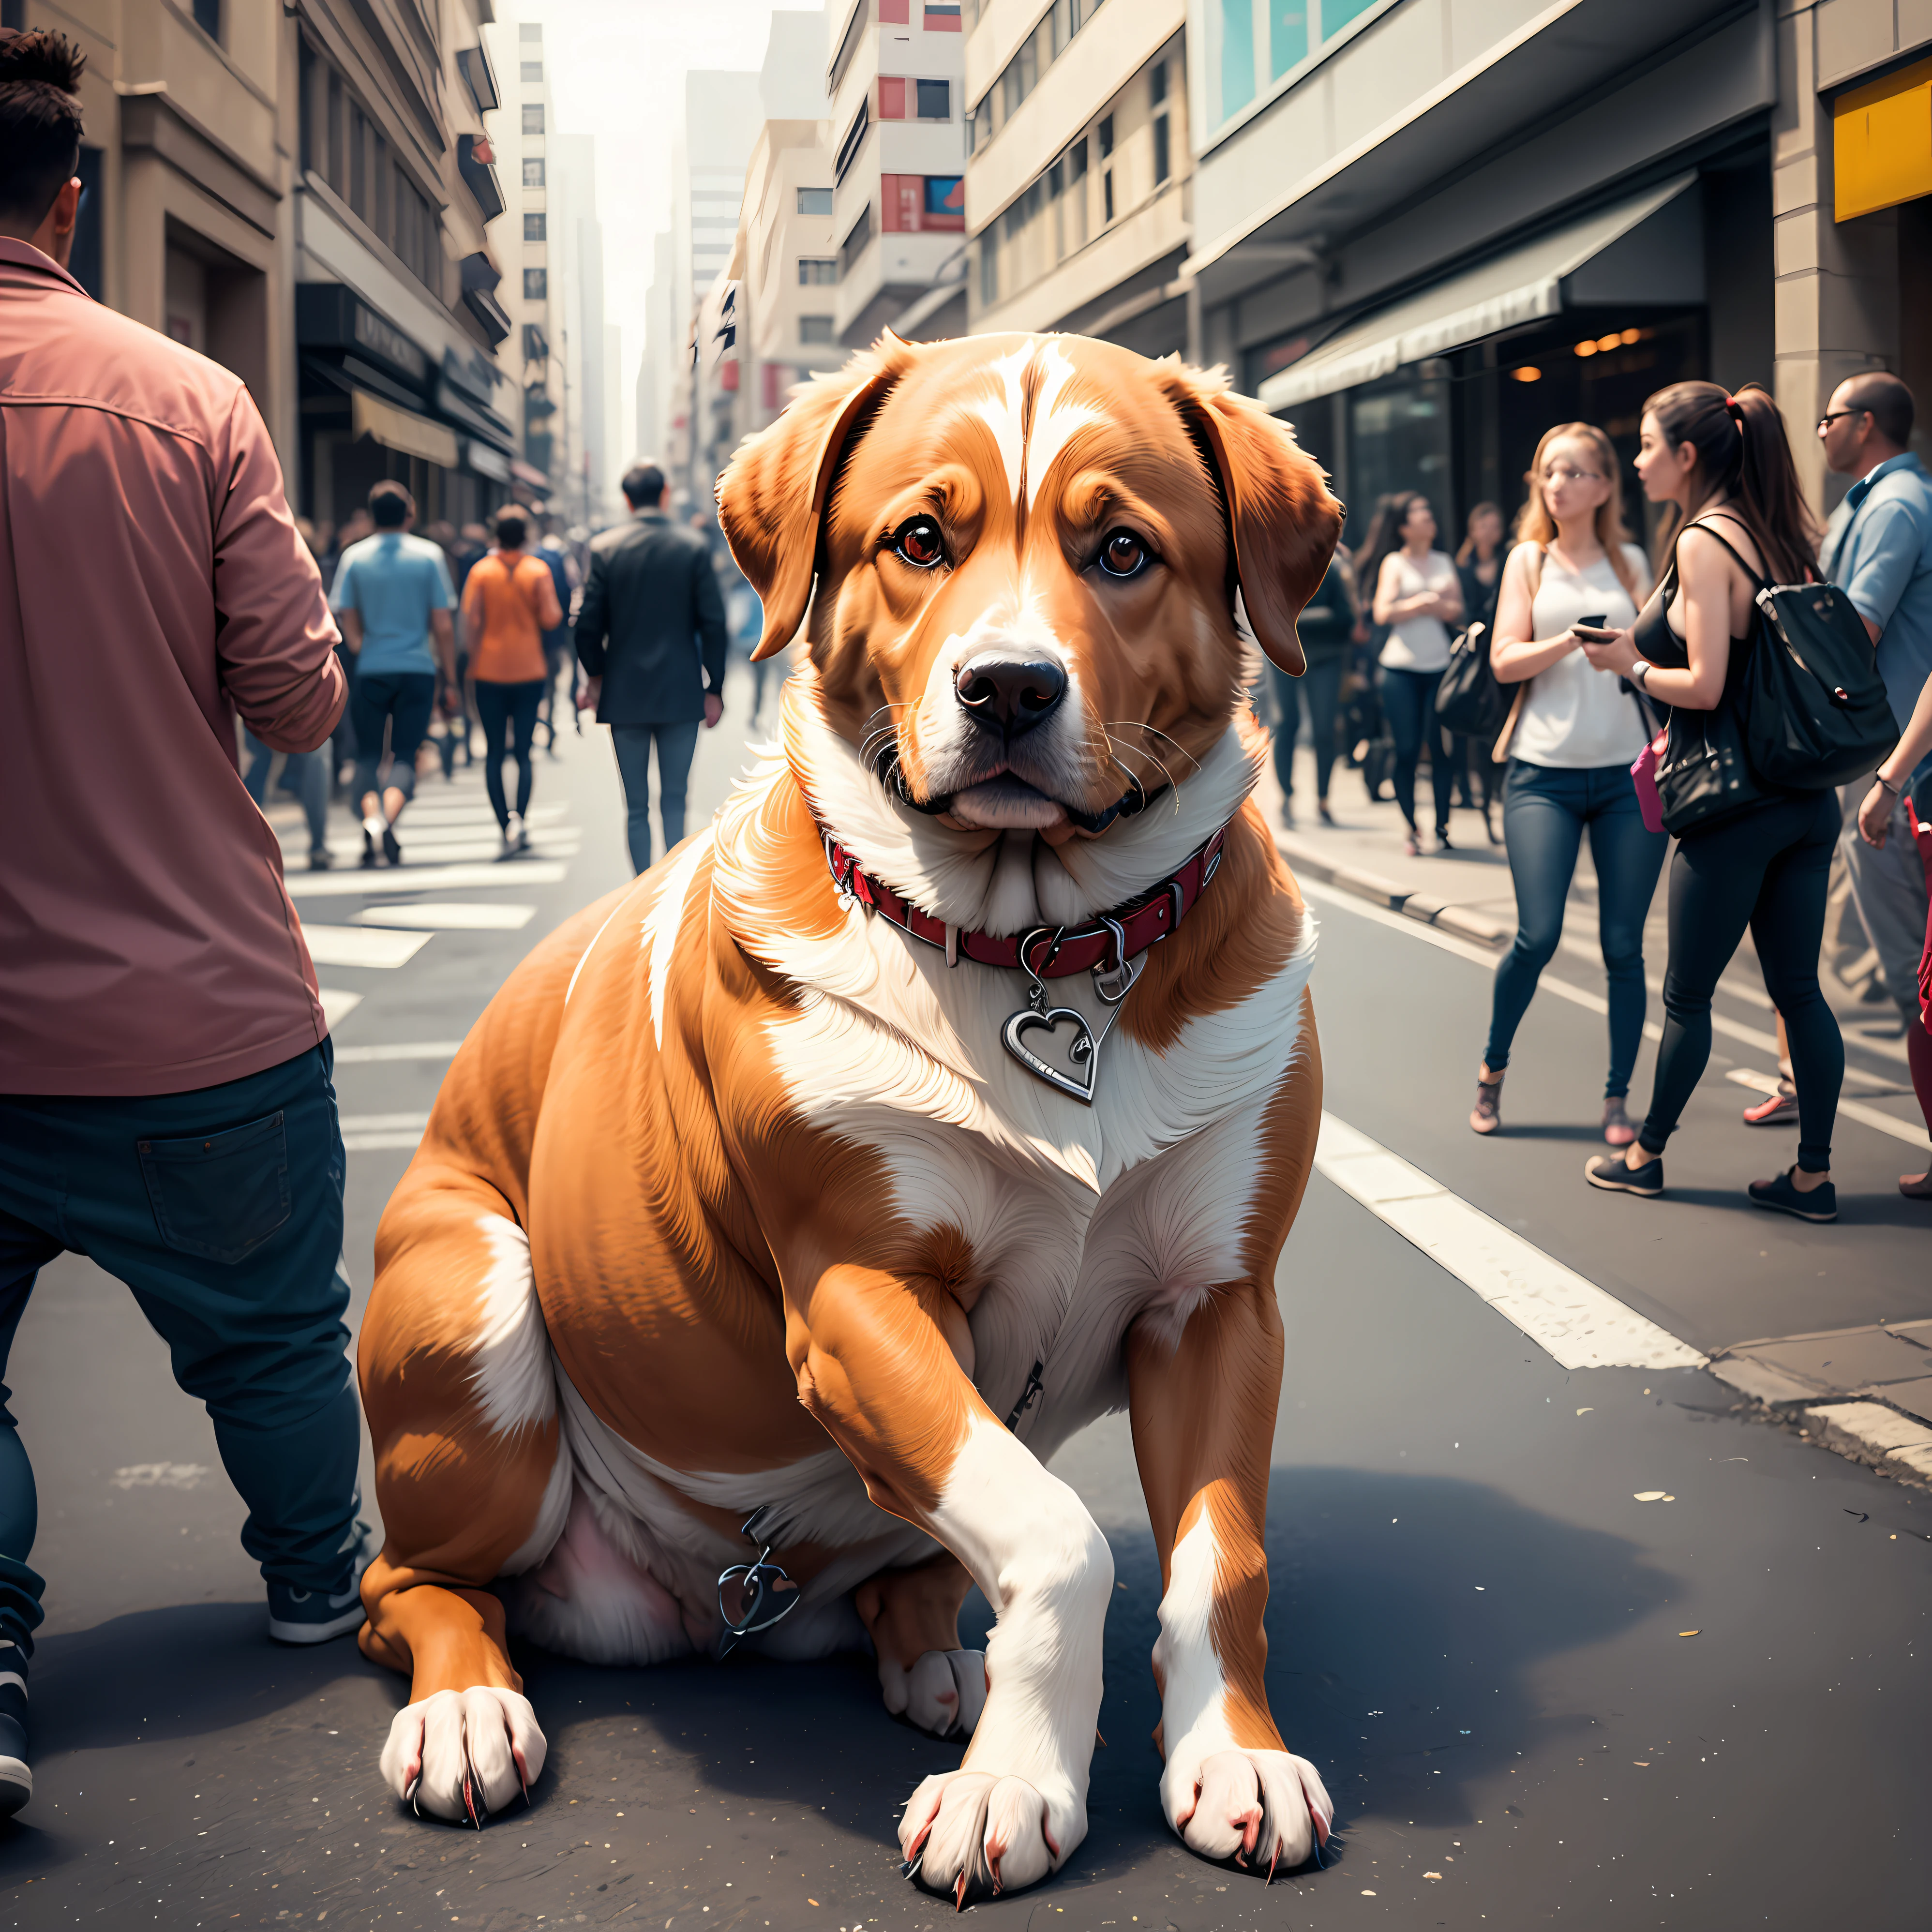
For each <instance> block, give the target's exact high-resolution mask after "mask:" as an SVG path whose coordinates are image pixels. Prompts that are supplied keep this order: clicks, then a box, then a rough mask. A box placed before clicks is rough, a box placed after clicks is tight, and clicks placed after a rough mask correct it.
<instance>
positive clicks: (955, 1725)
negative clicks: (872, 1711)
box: [879, 1650, 986, 1738]
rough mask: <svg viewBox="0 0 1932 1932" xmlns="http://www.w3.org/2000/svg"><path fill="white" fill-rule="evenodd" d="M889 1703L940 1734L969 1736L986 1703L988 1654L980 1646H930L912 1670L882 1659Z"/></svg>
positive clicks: (923, 1727) (893, 1710)
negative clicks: (954, 1647) (937, 1647)
mask: <svg viewBox="0 0 1932 1932" xmlns="http://www.w3.org/2000/svg"><path fill="white" fill-rule="evenodd" d="M879 1686H880V1689H881V1690H882V1691H883V1692H884V1693H885V1698H886V1709H887V1710H888V1711H889V1712H891V1713H892V1715H893V1716H894V1717H895V1718H905V1719H906V1720H907V1721H908V1722H909V1723H911V1724H916V1725H917V1726H918V1727H919V1729H920V1730H922V1731H930V1732H931V1733H932V1735H933V1736H935V1737H936V1738H944V1737H951V1736H953V1735H955V1734H957V1735H958V1736H961V1737H967V1738H970V1737H971V1736H972V1735H973V1729H974V1726H975V1725H976V1724H978V1723H979V1721H980V1712H982V1711H983V1710H984V1709H986V1652H984V1651H980V1650H929V1651H928V1652H926V1655H924V1656H923V1657H922V1658H920V1659H919V1661H918V1662H917V1663H916V1664H914V1665H913V1667H912V1668H911V1669H910V1670H907V1669H906V1668H905V1667H904V1665H903V1664H894V1663H892V1662H891V1661H889V1659H887V1658H883V1657H881V1658H880V1659H879Z"/></svg>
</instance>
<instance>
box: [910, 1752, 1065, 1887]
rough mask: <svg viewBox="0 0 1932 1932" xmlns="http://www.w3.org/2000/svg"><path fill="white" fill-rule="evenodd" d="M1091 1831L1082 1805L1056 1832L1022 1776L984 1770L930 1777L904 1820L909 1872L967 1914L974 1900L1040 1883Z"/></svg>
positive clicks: (1039, 1798) (1041, 1801)
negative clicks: (1012, 1776) (1016, 1776)
mask: <svg viewBox="0 0 1932 1932" xmlns="http://www.w3.org/2000/svg"><path fill="white" fill-rule="evenodd" d="M1086 1835H1087V1811H1086V1808H1085V1805H1082V1806H1081V1807H1080V1808H1079V1810H1078V1811H1077V1812H1076V1814H1075V1815H1074V1817H1073V1818H1072V1819H1070V1820H1063V1821H1062V1826H1061V1829H1055V1826H1054V1823H1053V1820H1052V1818H1051V1817H1049V1814H1048V1809H1047V1803H1046V1799H1044V1798H1043V1797H1042V1796H1040V1793H1039V1792H1038V1791H1037V1790H1036V1789H1035V1788H1034V1787H1033V1786H1032V1785H1031V1784H1028V1782H1027V1781H1026V1780H1025V1778H996V1777H995V1776H993V1775H992V1774H991V1773H990V1772H983V1771H944V1772H938V1773H937V1774H936V1775H934V1776H933V1777H931V1778H928V1779H927V1780H926V1782H925V1783H924V1784H922V1785H921V1786H920V1787H919V1789H918V1790H916V1791H915V1792H914V1793H913V1795H912V1797H911V1799H910V1802H908V1803H907V1806H906V1808H905V1816H904V1817H903V1818H901V1820H899V1849H900V1851H901V1853H902V1854H903V1855H904V1858H905V1861H906V1866H907V1875H908V1876H911V1877H916V1879H918V1881H919V1883H920V1884H921V1885H924V1886H925V1887H926V1888H927V1890H928V1891H938V1892H944V1893H947V1894H950V1896H951V1897H952V1899H953V1903H954V1904H956V1906H959V1909H961V1910H962V1911H963V1910H965V1906H966V1904H967V1901H968V1900H969V1899H971V1898H974V1897H980V1896H982V1895H985V1894H990V1893H995V1892H1001V1891H1019V1890H1021V1889H1022V1888H1023V1887H1025V1886H1027V1885H1033V1884H1035V1883H1037V1882H1038V1881H1039V1880H1040V1879H1043V1878H1044V1877H1046V1875H1047V1873H1049V1872H1050V1871H1055V1870H1058V1868H1059V1867H1060V1865H1061V1862H1062V1861H1064V1859H1065V1858H1066V1857H1067V1855H1068V1853H1070V1852H1072V1851H1073V1849H1074V1847H1075V1846H1076V1845H1078V1844H1079V1842H1080V1841H1081V1840H1082V1838H1085V1837H1086Z"/></svg>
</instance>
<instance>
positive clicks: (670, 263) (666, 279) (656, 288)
mask: <svg viewBox="0 0 1932 1932" xmlns="http://www.w3.org/2000/svg"><path fill="white" fill-rule="evenodd" d="M676 256H677V238H676V236H674V235H673V233H671V231H670V229H667V228H666V229H659V230H658V233H656V234H655V235H654V236H652V238H651V284H650V287H649V288H648V289H646V290H645V291H644V317H643V322H644V350H643V356H642V357H641V358H640V360H639V362H638V364H637V422H636V426H635V431H634V434H635V435H636V438H637V441H636V443H635V446H634V448H633V449H632V452H631V454H632V455H635V456H638V457H649V458H652V459H653V460H655V461H658V462H659V463H662V462H664V461H666V460H667V459H668V455H669V449H670V422H671V416H672V404H671V392H672V389H673V387H674V386H675V385H676V380H677V378H678V376H679V365H680V361H681V359H682V357H683V355H684V341H683V332H682V330H681V329H679V327H678V325H677V320H676V318H677V307H676V304H677V279H678V271H677V260H676Z"/></svg>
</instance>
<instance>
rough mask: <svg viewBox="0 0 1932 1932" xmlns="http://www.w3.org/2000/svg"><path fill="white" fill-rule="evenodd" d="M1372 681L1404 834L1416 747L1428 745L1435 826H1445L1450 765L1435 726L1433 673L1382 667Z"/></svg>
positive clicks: (1451, 787) (1452, 776)
mask: <svg viewBox="0 0 1932 1932" xmlns="http://www.w3.org/2000/svg"><path fill="white" fill-rule="evenodd" d="M1376 681H1377V682H1378V684H1379V686H1380V688H1381V690H1382V709H1383V711H1384V712H1385V714H1386V715H1387V716H1388V725H1389V735H1390V736H1391V737H1393V738H1394V740H1395V771H1394V780H1395V802H1396V803H1397V805H1398V806H1400V808H1401V811H1402V815H1403V821H1404V823H1406V824H1407V826H1409V829H1410V831H1412V832H1413V831H1414V830H1415V768H1416V766H1418V764H1420V763H1421V761H1422V748H1423V746H1424V744H1425V743H1426V744H1427V745H1428V747H1429V778H1430V784H1432V785H1433V787H1435V790H1436V824H1437V826H1439V827H1440V826H1446V825H1447V824H1448V823H1449V804H1450V800H1451V798H1452V797H1453V796H1454V793H1455V789H1456V767H1455V763H1454V760H1453V759H1452V758H1451V756H1450V752H1449V733H1448V732H1447V731H1445V730H1443V728H1442V726H1441V725H1439V724H1437V723H1436V686H1437V685H1439V684H1440V683H1441V682H1442V673H1441V672H1440V671H1439V670H1397V669H1396V668H1394V667H1393V666H1391V665H1387V664H1385V665H1384V666H1383V667H1382V670H1381V671H1380V672H1379V674H1378V677H1377V680H1376Z"/></svg>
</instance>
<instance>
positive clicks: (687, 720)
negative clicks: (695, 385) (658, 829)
mask: <svg viewBox="0 0 1932 1932" xmlns="http://www.w3.org/2000/svg"><path fill="white" fill-rule="evenodd" d="M623 490H624V500H625V502H627V503H628V504H629V505H630V506H631V520H630V521H629V522H628V523H623V524H620V525H619V526H617V527H616V529H608V530H602V531H600V532H598V534H597V535H595V536H594V537H593V538H591V540H590V574H589V579H588V580H586V583H585V584H584V586H583V604H582V607H580V610H578V612H577V658H578V660H579V661H580V662H581V663H582V664H583V668H584V670H585V671H586V673H588V674H589V679H590V685H589V691H587V692H586V694H585V700H584V701H585V702H586V703H595V705H596V706H597V721H598V723H599V724H607V725H609V726H610V739H611V743H612V744H613V746H614V747H615V748H616V754H617V769H618V772H619V774H620V775H621V776H622V778H623V781H624V802H625V806H626V808H628V812H629V832H630V841H631V864H632V865H634V866H635V867H636V868H637V870H638V871H640V872H642V871H646V870H648V869H649V865H650V862H651V817H650V761H651V745H652V741H653V739H655V742H656V744H657V748H658V816H659V817H661V819H662V820H663V821H664V849H665V850H667V851H668V850H670V847H672V846H673V845H676V844H678V843H679V841H681V840H682V838H683V837H684V800H685V789H686V787H687V785H688V782H689V780H690V777H691V754H692V753H693V752H694V751H696V749H697V727H698V725H699V724H700V721H701V722H702V723H703V724H704V726H705V727H706V729H707V730H708V729H709V728H710V727H712V726H713V725H715V724H716V723H717V722H718V719H719V718H721V717H723V716H724V698H723V696H722V693H723V691H724V646H725V639H726V631H725V626H724V598H722V597H721V596H720V595H719V594H718V574H717V572H716V571H715V570H713V569H712V565H711V553H710V551H709V550H708V549H707V548H706V546H705V542H704V539H703V537H702V536H701V535H699V534H698V532H697V531H695V530H689V529H682V528H681V527H679V525H677V524H676V523H673V522H672V521H671V520H670V517H668V516H667V515H666V514H664V510H663V508H662V507H661V505H662V504H663V501H664V472H663V471H662V470H661V469H659V468H658V466H657V465H656V464H655V463H637V464H635V465H634V466H632V467H631V469H628V470H627V471H626V472H625V475H624V481H623Z"/></svg>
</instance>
